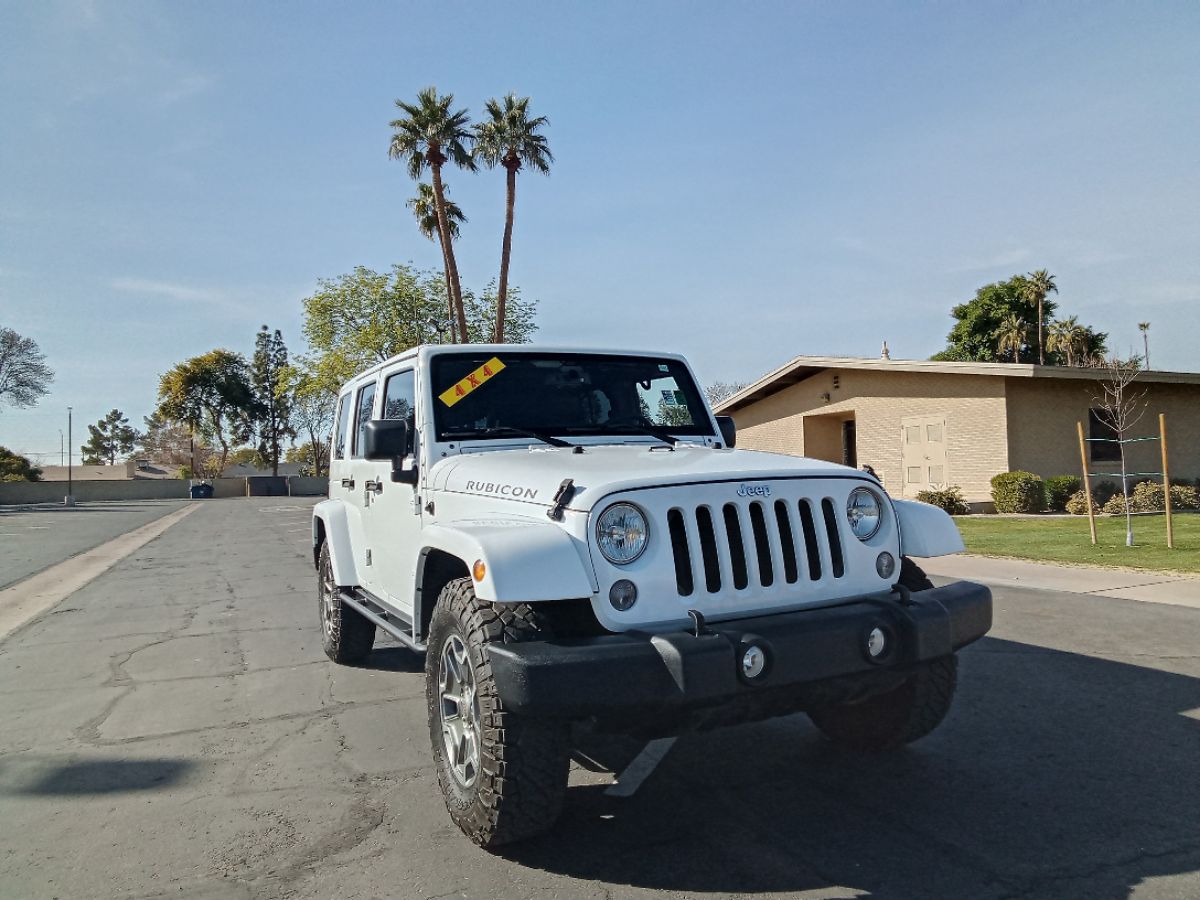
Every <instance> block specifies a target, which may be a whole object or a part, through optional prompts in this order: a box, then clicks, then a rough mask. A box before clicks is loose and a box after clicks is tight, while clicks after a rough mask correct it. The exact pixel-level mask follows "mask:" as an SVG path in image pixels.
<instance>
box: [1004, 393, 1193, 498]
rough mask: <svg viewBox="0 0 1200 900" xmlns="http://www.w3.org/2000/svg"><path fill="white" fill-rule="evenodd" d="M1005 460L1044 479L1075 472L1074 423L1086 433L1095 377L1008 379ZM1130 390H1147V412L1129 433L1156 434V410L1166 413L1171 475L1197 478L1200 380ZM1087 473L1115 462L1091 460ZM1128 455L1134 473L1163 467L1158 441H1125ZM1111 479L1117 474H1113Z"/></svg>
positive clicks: (1076, 444) (1107, 469) (1117, 468)
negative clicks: (1092, 378) (1007, 423)
mask: <svg viewBox="0 0 1200 900" xmlns="http://www.w3.org/2000/svg"><path fill="white" fill-rule="evenodd" d="M1006 380H1007V381H1008V392H1007V400H1008V421H1009V449H1008V454H1009V459H1010V462H1011V464H1012V467H1013V468H1014V469H1025V470H1026V471H1029V472H1033V473H1034V474H1036V475H1041V476H1042V477H1043V478H1047V477H1049V476H1051V475H1079V474H1080V469H1081V468H1082V467H1081V465H1080V461H1079V439H1078V437H1077V433H1076V427H1075V423H1076V422H1083V427H1084V437H1089V435H1088V433H1087V427H1088V409H1089V408H1091V407H1095V406H1096V405H1097V404H1096V403H1095V401H1094V400H1093V398H1094V397H1095V396H1096V395H1097V394H1100V393H1101V387H1100V385H1099V383H1098V382H1092V381H1049V380H1046V379H1041V380H1026V379H1021V378H1009V379H1006ZM1132 390H1133V391H1135V392H1141V391H1145V392H1146V397H1145V399H1146V404H1147V405H1146V413H1145V415H1144V416H1143V417H1142V420H1141V421H1140V422H1139V423H1138V424H1137V425H1136V426H1135V427H1134V429H1133V432H1134V434H1133V436H1138V437H1141V436H1149V435H1157V434H1158V414H1159V413H1160V412H1161V413H1165V414H1166V416H1167V445H1168V449H1169V451H1170V471H1171V477H1172V478H1187V479H1195V478H1200V385H1185V384H1138V382H1137V381H1134V383H1133V387H1132ZM1094 446H1095V445H1094V444H1089V445H1088V449H1089V454H1088V460H1089V462H1088V469H1089V471H1091V472H1119V471H1120V469H1121V465H1120V463H1119V462H1107V461H1097V462H1093V461H1091V453H1090V450H1091V448H1093V447H1094ZM1125 450H1126V459H1127V462H1128V466H1129V470H1130V471H1133V472H1159V471H1161V470H1162V458H1161V451H1160V449H1159V443H1158V442H1157V441H1141V442H1138V443H1135V444H1126V445H1125ZM1114 480H1115V479H1114Z"/></svg>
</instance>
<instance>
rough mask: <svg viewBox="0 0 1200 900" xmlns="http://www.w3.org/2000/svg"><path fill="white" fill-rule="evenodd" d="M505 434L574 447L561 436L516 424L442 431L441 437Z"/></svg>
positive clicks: (557, 445)
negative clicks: (557, 436)
mask: <svg viewBox="0 0 1200 900" xmlns="http://www.w3.org/2000/svg"><path fill="white" fill-rule="evenodd" d="M506 434H517V435H521V436H522V437H531V438H537V439H538V440H539V441H542V442H543V443H546V444H549V445H550V446H551V447H574V446H575V445H574V444H572V443H571V442H570V441H564V440H563V439H562V438H556V437H555V436H554V435H552V434H546V433H545V432H544V431H535V430H534V429H532V428H520V427H518V426H516V425H494V426H492V427H491V428H471V429H463V430H461V431H444V432H442V437H446V438H458V439H461V438H473V437H500V436H501V435H506Z"/></svg>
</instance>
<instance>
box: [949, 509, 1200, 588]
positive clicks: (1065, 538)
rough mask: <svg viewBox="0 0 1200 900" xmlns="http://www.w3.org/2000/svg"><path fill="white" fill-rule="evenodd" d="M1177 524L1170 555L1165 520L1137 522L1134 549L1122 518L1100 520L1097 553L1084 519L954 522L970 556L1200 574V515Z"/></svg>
mask: <svg viewBox="0 0 1200 900" xmlns="http://www.w3.org/2000/svg"><path fill="white" fill-rule="evenodd" d="M1173 518H1174V523H1175V549H1174V550H1168V549H1167V523H1166V518H1165V517H1164V516H1162V515H1144V516H1134V518H1133V540H1134V543H1135V544H1136V546H1134V547H1126V546H1125V517H1124V516H1121V517H1119V518H1118V517H1115V516H1101V517H1098V518H1097V519H1096V538H1097V540H1098V543H1097V544H1096V546H1094V547H1093V546H1092V544H1091V540H1090V538H1089V537H1088V522H1087V517H1086V516H1071V517H1069V518H1066V517H1057V516H1056V517H1054V518H1044V519H1043V518H1017V517H1013V518H1009V517H1008V516H960V517H958V518H956V519H955V520H954V521H955V523H956V524H957V525H958V527H959V530H961V531H962V536H963V540H964V541H966V544H967V551H968V552H969V553H982V554H984V555H986V556H1012V557H1016V558H1018V559H1034V560H1041V561H1043V562H1063V563H1076V564H1079V565H1087V566H1123V567H1125V568H1129V569H1148V570H1153V571H1159V572H1189V573H1200V515H1197V514H1195V513H1183V514H1176V515H1175V516H1174V517H1173Z"/></svg>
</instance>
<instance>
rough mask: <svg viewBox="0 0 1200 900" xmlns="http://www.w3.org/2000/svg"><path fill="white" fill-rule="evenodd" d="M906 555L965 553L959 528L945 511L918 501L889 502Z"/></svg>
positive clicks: (926, 555) (901, 548) (924, 555)
mask: <svg viewBox="0 0 1200 900" xmlns="http://www.w3.org/2000/svg"><path fill="white" fill-rule="evenodd" d="M892 505H893V506H894V507H895V508H896V519H897V521H898V524H899V527H900V552H901V553H903V554H904V555H905V556H918V557H928V556H947V555H949V554H951V553H961V552H962V551H964V550H966V549H967V548H966V545H965V544H964V543H963V539H962V535H961V534H959V532H958V526H957V525H955V524H954V520H953V519H952V518H950V514H949V513H947V512H946V511H945V510H944V509H940V508H939V507H936V506H932V505H930V504H928V503H921V502H919V501H917V500H895V499H893V500H892Z"/></svg>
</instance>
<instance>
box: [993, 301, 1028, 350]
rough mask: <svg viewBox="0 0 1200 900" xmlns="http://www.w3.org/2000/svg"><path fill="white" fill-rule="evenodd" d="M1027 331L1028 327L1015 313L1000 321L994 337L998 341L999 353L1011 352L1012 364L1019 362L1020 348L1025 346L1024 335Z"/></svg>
mask: <svg viewBox="0 0 1200 900" xmlns="http://www.w3.org/2000/svg"><path fill="white" fill-rule="evenodd" d="M1028 331H1029V326H1028V325H1026V324H1025V322H1024V320H1023V319H1022V318H1021V317H1020V316H1018V315H1017V314H1016V313H1009V314H1008V315H1007V316H1005V317H1004V318H1003V319H1001V320H1000V328H999V329H998V330H997V331H996V337H997V338H999V339H1000V343H999V350H1000V352H1001V353H1004V352H1006V351H1008V350H1011V351H1012V355H1013V362H1020V361H1021V358H1020V354H1021V347H1022V346H1024V344H1025V335H1026V334H1027V333H1028Z"/></svg>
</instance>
